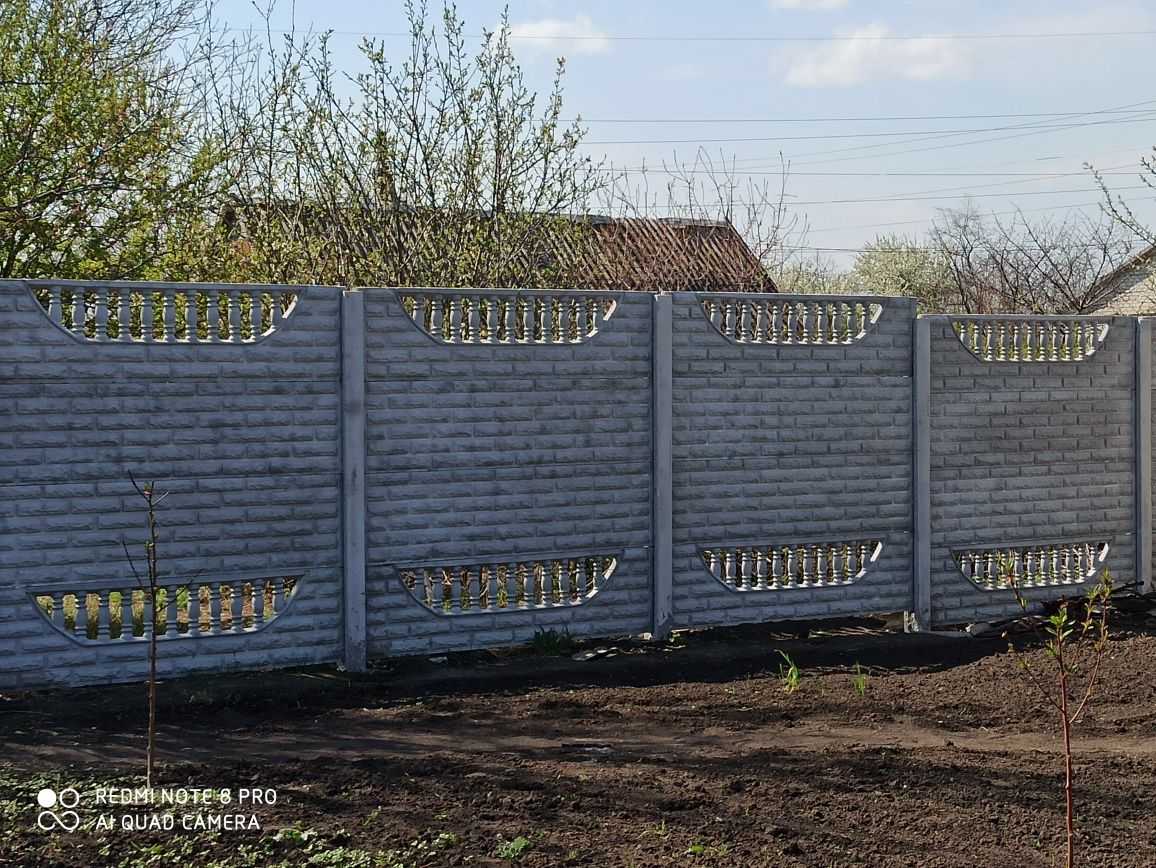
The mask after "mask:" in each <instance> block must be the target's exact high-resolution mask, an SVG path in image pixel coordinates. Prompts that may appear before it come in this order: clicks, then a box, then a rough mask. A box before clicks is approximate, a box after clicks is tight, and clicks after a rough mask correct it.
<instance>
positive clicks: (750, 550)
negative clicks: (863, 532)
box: [698, 539, 883, 591]
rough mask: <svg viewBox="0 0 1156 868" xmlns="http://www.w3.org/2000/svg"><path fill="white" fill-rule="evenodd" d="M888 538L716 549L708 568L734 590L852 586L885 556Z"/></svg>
mask: <svg viewBox="0 0 1156 868" xmlns="http://www.w3.org/2000/svg"><path fill="white" fill-rule="evenodd" d="M882 550H883V541H882V540H861V539H858V540H831V541H824V542H799V543H785V544H775V545H765V544H756V545H712V546H706V547H704V548H701V549H699V552H698V553H699V556H700V557H701V558H702V562H703V564H704V565H705V566H706V568H707V569H708V570H709V571H710V574H711V575H712V576H714V577H715V578H716V579H717V580H718V581H719V582H721V583H722V584H723V585H725V586H726V587H728V588H730V589H731V590H732V591H773V590H780V589H784V588H819V587H828V586H832V585H849V584H851V583H852V582H854V581H855V580H857V579H859V578H861V577H862V576H863V575H864V574H865V573H866V572H867V568H868V567H869V566H870V565H871V564H872V563H874V562H875V561H876V560H877V559H878V558H879V553H880V552H881V551H882Z"/></svg>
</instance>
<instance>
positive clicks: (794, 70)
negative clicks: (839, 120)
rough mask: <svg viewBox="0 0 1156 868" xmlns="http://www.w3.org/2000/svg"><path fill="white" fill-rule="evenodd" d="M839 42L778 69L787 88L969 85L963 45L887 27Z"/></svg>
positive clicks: (792, 57)
mask: <svg viewBox="0 0 1156 868" xmlns="http://www.w3.org/2000/svg"><path fill="white" fill-rule="evenodd" d="M837 36H839V37H841V38H839V39H833V40H831V41H830V42H821V43H819V44H817V45H814V46H809V47H807V48H800V49H796V50H793V51H790V52H787V53H785V54H784V55H783V58H782V61H781V62H780V63H779V64H778V66H779V68H780V71H781V72H782V73H783V77H784V78H785V79H786V81H787V83H788V84H796V85H800V86H802V87H847V86H850V85H855V84H862V83H863V82H865V81H873V80H879V79H904V78H906V79H915V80H918V81H935V80H943V79H964V78H967V77H968V76H969V75H970V73H971V68H972V64H971V52H970V50H969V49H968V48H966V47H965V46H964V45H963V43H962V42H961V41H960V40H958V39H952V38H951V37H942V38H934V39H929V38H926V37H912V38H905V37H904V38H897V37H894V36H892V35H891V32H890V30H888V28H887V27H886V26H885V25H883V24H868V25H866V26H864V27H856V28H852V29H850V30H840V31H838V32H837Z"/></svg>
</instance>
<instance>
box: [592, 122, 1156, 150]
mask: <svg viewBox="0 0 1156 868" xmlns="http://www.w3.org/2000/svg"><path fill="white" fill-rule="evenodd" d="M1129 114H1130V115H1132V117H1127V118H1113V119H1108V120H1098V121H1088V122H1087V123H1084V124H1077V126H1099V125H1107V124H1128V123H1141V122H1144V121H1149V120H1152V119H1153V117H1156V115H1153V113H1152V112H1150V111H1148V112H1129ZM1137 115H1138V116H1137ZM1070 117H1072V118H1076V117H1081V115H1071V116H1070ZM1025 126H1029V125H1021V124H1013V125H1010V126H995V127H968V128H965V129H956V130H900V131H898V132H893V133H884V132H870V133H815V134H810V135H802V136H796V135H789V136H784V135H775V136H745V137H738V138H719V139H591V140H587V141H584V142H583V143H584V144H587V145H704V144H727V143H731V142H794V141H816V140H818V141H827V140H829V139H868V138H882V137H892V138H893V137H895V136H928V137H929V138H928V139H923V138H916V139H911V140H910V141H912V142H920V141H929V140H930V139H938V138H948V137H951V136H966V135H974V134H976V133H994V132H1003V131H1006V130H1015V129H1023V128H1024V127H1025ZM1030 126H1031V128H1032V129H1035V130H1040V131H1045V130H1066V129H1071V128H1072V125H1071V124H1066V123H1064V124H1052V125H1043V124H1038V123H1036V124H1031V125H1030ZM894 144H904V142H884V143H883V144H881V145H872V146H870V147H887V146H889V145H894ZM840 150H841V149H840ZM840 150H834V151H819V152H817V153H822V154H827V153H831V154H834V153H839V152H840ZM799 156H807V155H806V154H801V155H799Z"/></svg>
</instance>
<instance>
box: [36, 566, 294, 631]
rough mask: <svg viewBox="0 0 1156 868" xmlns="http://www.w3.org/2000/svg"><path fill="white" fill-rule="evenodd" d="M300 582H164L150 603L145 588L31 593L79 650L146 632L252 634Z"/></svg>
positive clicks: (280, 607)
mask: <svg viewBox="0 0 1156 868" xmlns="http://www.w3.org/2000/svg"><path fill="white" fill-rule="evenodd" d="M300 580H301V577H300V576H275V577H260V578H246V579H231V580H221V581H216V582H202V581H197V580H194V581H192V582H182V583H179V584H178V583H174V582H171V581H169V582H166V583H165V584H164V585H163V586H162V587H160V588H158V589H157V596H156V600H155V604H153V603H154V601H152V600H151V599H150V598H151V594H150V592H149V590H148V589H147V588H145V589H141V588H138V587H127V588H125V587H116V588H109V587H107V586H93V587H91V588H81V589H73V590H69V591H62V590H56V589H52V590H48V589H43V590H34V591H32V592H31V596H32V598H33V602H34V604H35V606H36V610H37V611H38V612H40V614H41V615H42V616H44V618H45V620H47V621H48V623H50V624H51V625H52V626H53V627H55V628H56V629H57V630H59V631H60V632H61V633H63V634H64V635H65V636H68V637H69V638H70V639H73V640H75V641H77V642H80V643H81V644H91V643H110V642H111V643H116V642H131V641H139V640H143V639H147V638H148V632H147V631H148V629H149V628H150V627H151V628H152V630H153V631H154V632H155V633H156V636H157V638H158V639H195V638H198V637H211V636H226V635H235V634H238V633H253V632H255V631H257V630H262V629H264V628H265V627H268V626H269V625H270V624H271V623H272V622H273V621H274V620H276V619H277V618H278V617H279V616H280V615H282V614H284V612H285V610H286V609H287V608H288V606H289V604H290V603H291V602H292V601H293V600H294V598H295V597H296V594H297V590H298V588H299V587H300Z"/></svg>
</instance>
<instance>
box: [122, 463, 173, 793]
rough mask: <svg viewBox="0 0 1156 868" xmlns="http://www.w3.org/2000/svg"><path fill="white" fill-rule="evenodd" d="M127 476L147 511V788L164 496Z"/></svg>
mask: <svg viewBox="0 0 1156 868" xmlns="http://www.w3.org/2000/svg"><path fill="white" fill-rule="evenodd" d="M129 479H130V480H131V481H132V486H133V488H135V489H136V492H137V494H139V495H140V496H141V497H142V498H144V501H145V507H146V510H147V513H148V529H149V535H148V541H147V542H145V573H146V578H147V580H148V598H147V599H146V601H145V611H146V612H147V611H148V607H149V605H150V601H151V605H152V618H150V619H146V621H145V632H146V633H147V634H148V640H149V721H148V737H147V745H146V748H145V786H147V787H149V788H151V787H152V785H153V774H154V771H155V769H156V744H157V630H156V620H157V591H158V590H159V588H158V585H159V579H160V571H159V568H158V566H159V561H158V559H157V536H158V535H157V509H156V507H157V504H158V503H159V502H160V501H161V500H162V499H163V498H164V497H165V495H161V497H159V498H158V497H154V496H153V494H154V486H153V483H152V482H147V483H145V484H144V485H141V484H139V483H138V482H137V481H136V478H135V477H134V476H133V475H132V474H131V473H130V474H129ZM125 554H126V555H127V556H128V562H129V566H130V567H131V568H132V572H133V576H135V577H136V581H137V584H138V585H141V584H142V583H141V576H140V573H139V571H138V570H137V567H136V561H135V560H134V559H133V557H132V555H131V554H130V553H129V550H128V546H127V545H126V546H125Z"/></svg>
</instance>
